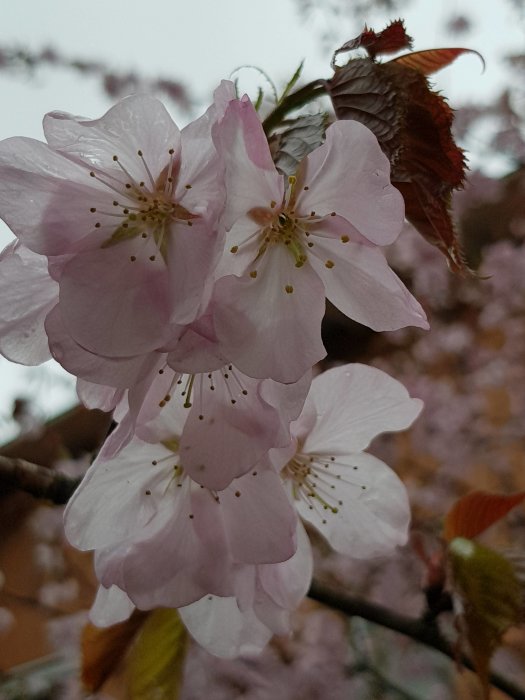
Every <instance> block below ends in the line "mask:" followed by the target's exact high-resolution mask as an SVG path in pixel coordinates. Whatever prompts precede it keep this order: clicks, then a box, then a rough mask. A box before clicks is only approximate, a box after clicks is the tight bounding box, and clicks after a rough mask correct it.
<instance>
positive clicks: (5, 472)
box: [0, 455, 80, 505]
mask: <svg viewBox="0 0 525 700" xmlns="http://www.w3.org/2000/svg"><path fill="white" fill-rule="evenodd" d="M79 483H80V479H72V478H71V477H69V476H65V475H64V474H60V473H59V472H55V471H53V470H52V469H48V468H47V467H42V466H40V465H39V464H33V463H32V462H26V460H25V459H19V458H17V457H3V456H2V455H0V485H1V486H3V487H7V488H14V489H18V490H21V491H25V492H26V493H29V494H31V495H32V496H35V498H44V499H46V500H48V501H52V502H53V503H55V504H56V505H64V504H66V503H67V502H68V501H69V499H70V498H71V496H72V495H73V491H74V490H75V489H76V487H77V486H78V484H79Z"/></svg>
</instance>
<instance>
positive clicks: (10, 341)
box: [0, 244, 58, 365]
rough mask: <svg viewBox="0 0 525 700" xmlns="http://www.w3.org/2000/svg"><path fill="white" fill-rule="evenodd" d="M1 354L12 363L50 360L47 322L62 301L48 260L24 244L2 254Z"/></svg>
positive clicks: (0, 259) (12, 247)
mask: <svg viewBox="0 0 525 700" xmlns="http://www.w3.org/2000/svg"><path fill="white" fill-rule="evenodd" d="M0 269H1V270H2V275H1V277H0V294H1V299H2V305H1V306H0V352H1V353H2V355H4V356H5V357H6V358H7V359H8V360H11V361H12V362H20V363H21V364H23V365H38V364H40V363H41V362H45V361H46V360H48V359H50V357H51V353H50V351H49V346H48V341H47V335H46V332H45V328H44V321H45V318H46V315H47V314H48V312H49V311H50V310H51V309H52V308H53V306H54V305H55V304H56V302H57V299H58V285H57V283H56V282H54V281H53V280H52V279H51V277H50V276H49V273H48V270H47V260H46V258H44V257H42V256H41V255H37V254H36V253H33V252H31V251H30V250H29V249H27V248H24V246H21V245H14V244H10V245H9V246H8V247H7V248H5V249H4V251H3V252H2V254H1V257H0Z"/></svg>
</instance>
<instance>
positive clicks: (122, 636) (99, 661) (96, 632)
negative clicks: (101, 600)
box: [81, 610, 149, 693]
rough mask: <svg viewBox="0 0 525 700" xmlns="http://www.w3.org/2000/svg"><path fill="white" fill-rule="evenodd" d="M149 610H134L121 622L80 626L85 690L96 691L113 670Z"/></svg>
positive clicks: (82, 674) (82, 672) (82, 675)
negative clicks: (110, 624) (109, 624)
mask: <svg viewBox="0 0 525 700" xmlns="http://www.w3.org/2000/svg"><path fill="white" fill-rule="evenodd" d="M148 615H149V613H146V612H141V611H138V610H136V611H135V612H134V613H133V615H132V616H131V617H130V618H129V619H128V620H125V621H124V622H119V623H118V624H116V625H112V626H111V627H95V625H92V624H91V623H88V624H87V625H85V626H84V629H83V630H82V640H81V649H82V667H81V678H82V683H83V684H84V686H85V688H86V690H88V691H89V692H91V693H96V692H97V690H99V689H100V688H101V687H102V685H104V683H105V682H106V681H107V679H108V678H109V677H110V676H111V674H112V673H113V672H114V671H115V669H116V667H117V666H118V664H119V662H120V660H121V659H122V657H123V656H124V654H125V653H126V651H127V650H128V648H129V646H130V644H131V642H132V641H133V638H134V637H135V635H136V634H137V632H138V630H139V629H140V627H141V626H142V625H143V624H144V622H145V620H146V618H147V616H148Z"/></svg>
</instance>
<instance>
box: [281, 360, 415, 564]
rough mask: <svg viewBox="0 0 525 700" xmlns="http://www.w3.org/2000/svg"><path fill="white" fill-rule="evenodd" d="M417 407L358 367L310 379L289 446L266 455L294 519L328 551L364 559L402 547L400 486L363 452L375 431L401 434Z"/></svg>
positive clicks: (405, 518)
mask: <svg viewBox="0 0 525 700" xmlns="http://www.w3.org/2000/svg"><path fill="white" fill-rule="evenodd" d="M422 407H423V403H422V401H420V400H419V399H412V398H410V397H409V395H408V392H407V390H406V389H405V388H404V386H403V385H402V384H400V383H399V382H398V381H396V380H395V379H393V378H392V377H390V376H389V375H387V374H386V373H384V372H382V371H381V370H378V369H375V368H373V367H367V366H365V365H360V364H350V365H343V366H340V367H336V368H334V369H331V370H328V371H326V372H324V373H323V374H321V375H319V376H317V377H315V379H314V380H313V382H312V387H311V390H310V393H309V395H308V398H307V401H306V404H305V408H304V410H303V413H302V414H301V416H300V418H299V419H298V420H297V421H295V422H294V423H293V424H292V430H291V432H292V441H291V444H290V445H289V446H288V447H287V448H284V449H275V450H272V451H271V461H272V463H273V464H274V467H275V468H276V469H278V470H279V471H280V473H281V476H282V478H283V479H284V481H285V483H286V485H287V488H288V491H289V494H290V497H291V499H292V500H293V502H294V504H295V507H296V509H297V512H298V513H299V515H300V516H301V518H302V519H303V520H305V521H306V522H308V523H310V524H312V525H314V526H315V527H316V528H317V529H318V530H319V532H320V533H321V534H322V535H323V536H324V537H325V538H326V539H327V540H328V542H329V543H330V545H331V546H332V547H333V548H334V549H335V550H337V551H339V552H341V553H342V554H346V555H348V556H350V557H355V558H358V559H363V558H369V557H375V556H379V555H383V554H387V553H389V552H391V551H392V549H393V548H394V547H395V546H397V545H402V544H404V543H405V542H406V539H407V531H408V524H409V520H410V509H409V504H408V498H407V494H406V490H405V487H404V485H403V483H402V482H401V480H400V479H399V478H398V477H397V476H396V474H395V473H394V472H393V471H392V470H391V469H390V468H389V467H388V465H386V464H385V463H384V462H382V461H381V460H379V459H377V458H376V457H373V456H372V455H370V454H367V453H366V452H363V450H364V449H366V447H367V446H368V445H369V443H370V441H371V440H372V439H373V438H374V437H376V436H377V435H379V434H380V433H383V432H386V431H395V430H404V429H405V428H408V427H409V426H410V425H411V424H412V423H413V421H414V420H415V419H416V417H417V416H418V414H419V413H420V411H421V409H422Z"/></svg>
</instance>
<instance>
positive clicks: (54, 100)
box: [0, 0, 525, 442]
mask: <svg viewBox="0 0 525 700" xmlns="http://www.w3.org/2000/svg"><path fill="white" fill-rule="evenodd" d="M340 4H341V5H342V6H343V5H344V3H343V2H342V1H341V3H340ZM346 6H347V7H348V8H349V13H348V17H347V18H345V17H342V18H338V20H337V21H334V18H333V15H331V14H330V13H329V12H327V11H326V10H325V9H323V7H325V4H324V3H323V0H319V1H318V9H317V10H316V11H315V13H314V14H313V15H312V16H311V17H310V18H309V20H308V21H307V22H304V21H303V19H302V18H301V17H300V15H299V13H298V12H297V2H296V0H265V1H264V2H257V1H256V0H220V1H218V0H191V2H187V1H185V2H182V0H147V1H146V2H143V1H142V2H138V1H137V2H135V1H134V0H90V2H79V1H78V0H46V1H45V2H35V0H18V1H17V2H16V3H14V2H6V0H4V5H3V8H2V9H3V12H2V32H1V38H0V42H1V43H2V45H3V46H19V47H22V48H27V49H31V50H39V49H41V48H43V47H44V46H53V47H55V48H56V49H57V50H58V51H60V53H62V54H64V55H66V56H70V57H72V58H85V59H99V60H102V61H105V62H107V63H108V64H109V65H110V66H112V67H114V68H115V69H121V70H129V69H133V70H136V71H137V72H140V73H141V74H144V75H145V76H147V77H148V76H149V77H152V78H154V77H158V76H159V75H163V76H167V77H172V78H174V79H177V80H180V81H182V82H183V83H184V84H186V85H187V86H188V88H189V89H190V91H191V93H192V94H193V95H195V97H196V99H197V101H198V103H199V105H200V106H201V107H204V106H205V105H206V104H207V103H208V102H209V101H210V99H211V94H212V92H213V89H214V87H215V86H216V85H217V84H218V83H219V81H220V80H221V79H223V78H227V77H229V76H230V74H231V72H232V71H233V70H235V69H236V68H238V67H239V66H242V65H246V64H248V65H255V66H259V67H261V68H263V69H264V70H265V71H266V72H267V73H268V75H270V76H271V78H272V79H273V80H274V81H275V83H277V85H278V86H282V85H283V84H284V83H285V82H286V80H287V79H288V78H289V77H290V76H291V75H292V74H293V72H294V71H295V69H296V68H297V65H298V64H299V62H300V61H301V59H303V58H304V59H305V68H304V76H305V78H306V79H314V78H318V77H329V75H330V67H329V64H330V57H331V52H332V51H333V49H335V48H336V47H337V46H339V45H340V44H342V43H344V42H345V41H347V40H348V39H350V38H352V37H353V36H355V35H356V34H357V33H359V31H360V29H361V27H362V25H364V23H365V22H367V23H368V25H369V26H372V27H373V28H374V29H375V30H377V31H379V30H380V29H382V28H383V27H384V25H385V24H386V23H388V21H390V20H392V19H395V18H396V16H394V17H391V16H387V15H385V14H384V13H374V14H373V15H371V16H367V17H356V16H355V15H354V14H352V13H351V8H352V2H351V0H350V1H348V2H347V4H346ZM460 12H462V13H464V14H466V15H470V14H471V13H472V14H473V15H474V27H473V31H472V32H470V33H469V34H466V35H464V36H459V37H455V36H451V35H450V33H447V32H446V30H445V21H446V19H447V18H448V17H449V16H450V15H452V14H454V13H456V14H458V13H460ZM401 14H402V16H403V17H404V18H405V21H406V27H407V31H408V32H409V34H411V35H412V36H413V37H414V40H415V46H414V48H415V49H416V50H417V49H425V48H435V47H440V46H457V45H459V46H468V47H471V48H475V49H477V50H479V51H480V52H481V53H483V55H484V57H485V59H486V62H487V68H486V71H485V72H484V73H482V69H481V64H480V62H479V59H477V58H476V57H475V56H466V57H464V58H461V59H459V60H458V61H457V62H456V63H455V64H454V65H453V66H451V67H449V68H448V69H446V70H445V71H442V72H441V73H440V74H439V76H438V79H437V82H438V85H439V87H440V88H441V89H442V90H443V92H444V93H445V94H446V95H447V97H448V98H449V100H450V102H451V104H452V105H453V106H456V105H459V104H460V103H461V102H463V101H465V100H469V99H472V100H474V99H477V100H488V99H489V98H490V96H491V95H494V94H496V93H497V91H498V90H499V88H500V87H501V84H502V83H503V82H504V79H505V75H507V73H506V69H505V66H504V63H503V61H502V60H501V56H502V55H503V54H505V53H508V52H511V51H516V52H518V51H522V50H524V46H525V44H524V41H523V39H524V25H523V22H520V21H518V19H517V16H516V14H515V13H512V12H511V10H510V9H509V7H508V6H507V3H503V2H494V1H493V0H492V1H490V2H489V0H462V2H458V1H456V0H442V1H440V2H435V0H412V2H410V3H408V9H407V10H406V11H405V12H402V13H401ZM327 31H330V32H332V34H333V44H332V45H331V46H330V47H328V46H324V45H323V42H322V41H321V36H322V35H323V34H325V33H326V32H327ZM244 75H245V76H246V78H248V77H249V75H251V74H250V73H249V71H244ZM253 75H255V73H254V74H253ZM247 84H248V85H250V84H251V83H250V82H247ZM262 85H263V87H264V81H263V83H262ZM0 90H1V94H2V110H1V112H0V138H7V137H9V136H15V135H23V136H31V137H34V138H42V130H41V120H42V116H43V115H44V114H45V113H46V112H47V111H50V110H54V109H60V110H64V111H69V112H72V113H74V114H81V115H84V116H87V117H99V116H101V114H102V113H103V112H104V111H105V110H106V109H108V108H109V107H110V104H111V103H110V100H109V99H108V98H106V96H105V95H104V94H103V93H102V91H101V90H100V89H99V84H98V82H97V81H96V80H94V79H87V80H86V79H82V78H81V77H80V76H79V75H78V74H74V73H69V72H67V71H65V70H53V69H50V68H49V69H45V70H41V71H38V72H37V73H36V75H35V76H33V77H30V76H27V75H25V74H20V73H19V74H12V73H6V72H2V71H0ZM171 111H172V113H173V115H174V117H175V119H176V120H177V121H178V123H179V124H180V125H181V126H182V125H183V123H184V121H185V120H187V119H188V117H187V116H185V115H182V114H181V113H180V112H178V111H177V110H173V109H172V110H171ZM10 238H11V234H10V233H9V231H8V230H7V229H6V228H5V227H3V226H2V225H1V222H0V243H1V244H2V245H4V244H5V243H7V242H8V241H9V240H10ZM55 373H56V371H55V370H53V369H48V370H47V373H46V374H44V375H42V374H41V373H40V374H39V375H38V374H37V375H35V373H34V371H31V370H28V369H27V368H22V367H18V366H16V365H12V364H10V363H7V362H6V361H3V359H2V358H0V387H1V388H0V442H3V441H5V440H6V439H7V438H8V437H10V436H11V435H12V434H13V426H12V425H9V423H8V422H6V418H7V416H8V415H9V413H10V406H11V404H12V400H13V398H14V397H15V396H18V395H26V396H34V395H35V394H37V395H38V396H39V410H42V411H45V412H46V414H47V415H50V414H53V413H54V412H56V411H59V410H63V408H65V407H66V405H67V403H68V402H70V401H71V400H72V394H71V392H70V391H69V390H68V389H67V383H65V384H64V383H61V382H59V384H60V386H59V387H58V388H57V389H56V390H55V391H49V381H48V380H47V379H46V378H47V377H49V376H51V377H53V376H55ZM42 376H43V377H44V379H45V381H44V390H43V391H42V390H39V391H37V384H36V383H35V382H37V381H39V383H40V384H41V383H42V381H41V378H42ZM38 377H40V379H38ZM44 397H45V398H44ZM2 419H3V420H2Z"/></svg>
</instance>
